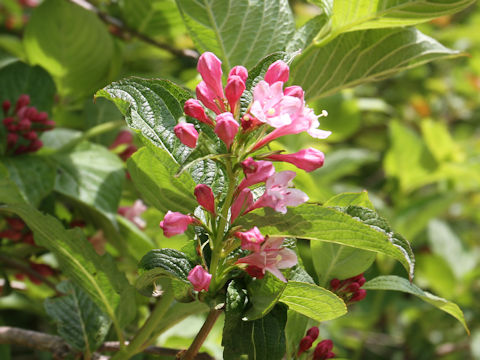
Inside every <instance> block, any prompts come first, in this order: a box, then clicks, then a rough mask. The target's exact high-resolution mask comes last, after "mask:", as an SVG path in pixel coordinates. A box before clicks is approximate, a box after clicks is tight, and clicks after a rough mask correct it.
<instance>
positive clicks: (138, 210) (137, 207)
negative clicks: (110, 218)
mask: <svg viewBox="0 0 480 360" xmlns="http://www.w3.org/2000/svg"><path fill="white" fill-rule="evenodd" d="M145 210H147V207H146V206H145V204H144V203H143V201H142V200H135V202H134V203H133V205H132V206H122V207H120V208H118V213H119V214H120V215H122V216H123V217H124V218H127V219H128V220H130V221H131V222H132V223H134V224H135V225H137V227H138V228H139V229H142V230H143V229H145V226H146V222H145V220H143V219H142V218H141V217H140V215H142V214H143V213H144V212H145Z"/></svg>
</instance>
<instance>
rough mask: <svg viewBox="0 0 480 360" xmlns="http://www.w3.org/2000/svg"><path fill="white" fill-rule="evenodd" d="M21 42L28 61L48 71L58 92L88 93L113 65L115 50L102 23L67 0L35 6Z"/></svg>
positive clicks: (50, 0) (82, 94)
mask: <svg viewBox="0 0 480 360" xmlns="http://www.w3.org/2000/svg"><path fill="white" fill-rule="evenodd" d="M45 19H48V21H46V20H45ZM24 45H25V51H26V53H27V57H28V60H29V62H30V63H31V64H38V65H41V66H42V67H44V68H45V69H46V70H47V71H48V72H49V73H50V74H52V76H53V77H54V78H55V81H56V83H57V87H58V89H59V91H60V93H61V94H62V95H68V96H74V97H82V96H85V95H90V94H91V93H92V92H94V91H95V90H96V89H98V88H100V87H101V86H102V85H104V84H105V83H106V82H107V81H108V79H109V78H110V77H111V71H112V69H113V68H116V67H117V66H112V63H113V64H114V63H115V61H117V60H115V58H116V56H115V55H116V54H115V52H116V49H115V44H114V42H113V39H112V37H111V36H110V34H109V33H108V31H107V28H106V27H105V25H104V24H103V23H102V22H101V21H100V19H98V17H97V16H96V15H95V14H94V13H92V12H90V11H87V10H85V9H82V8H81V7H79V6H77V5H74V4H72V3H71V2H68V1H63V0H46V1H43V2H42V4H40V6H38V7H36V8H35V10H34V11H33V13H32V16H31V17H30V19H29V21H28V24H27V27H26V29H25V37H24Z"/></svg>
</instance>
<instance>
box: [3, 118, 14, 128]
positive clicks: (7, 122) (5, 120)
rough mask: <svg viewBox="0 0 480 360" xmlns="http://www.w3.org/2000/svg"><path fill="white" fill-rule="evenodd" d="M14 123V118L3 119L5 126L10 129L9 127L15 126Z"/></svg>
mask: <svg viewBox="0 0 480 360" xmlns="http://www.w3.org/2000/svg"><path fill="white" fill-rule="evenodd" d="M14 121H15V119H14V118H13V117H6V118H5V119H3V125H5V126H7V127H8V126H9V125H11V124H13V122H14Z"/></svg>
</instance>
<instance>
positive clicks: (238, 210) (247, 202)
mask: <svg viewBox="0 0 480 360" xmlns="http://www.w3.org/2000/svg"><path fill="white" fill-rule="evenodd" d="M252 205H253V195H252V192H251V191H250V189H249V188H246V189H243V190H242V191H240V193H239V194H238V196H237V198H236V199H235V201H234V202H233V204H232V207H231V210H230V214H231V216H230V223H232V224H233V222H234V221H235V219H236V218H237V217H238V216H239V215H241V214H243V213H244V212H245V211H246V210H247V209H248V208H250V206H252Z"/></svg>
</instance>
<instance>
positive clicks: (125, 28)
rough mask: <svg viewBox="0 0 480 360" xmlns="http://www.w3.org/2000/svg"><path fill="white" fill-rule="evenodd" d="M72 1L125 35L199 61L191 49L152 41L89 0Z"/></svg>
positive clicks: (176, 54) (71, 0) (196, 54)
mask: <svg viewBox="0 0 480 360" xmlns="http://www.w3.org/2000/svg"><path fill="white" fill-rule="evenodd" d="M67 1H70V2H71V3H73V4H75V5H78V6H80V7H81V8H83V9H85V10H88V11H91V12H93V13H94V14H96V15H97V16H98V17H99V18H100V20H102V21H103V22H104V23H106V24H108V25H113V26H114V27H115V28H117V29H119V30H120V31H121V32H123V33H128V34H129V35H131V36H134V37H136V38H138V39H140V40H142V41H144V42H146V43H148V44H150V45H153V46H156V47H158V48H160V49H163V50H166V51H168V52H169V53H171V54H173V55H175V56H178V57H184V58H188V59H192V60H196V59H198V53H197V52H196V51H194V50H190V49H184V50H181V49H177V48H174V47H173V46H171V45H169V44H166V43H163V42H160V41H157V40H155V39H152V38H151V37H148V36H146V35H144V34H142V33H139V32H138V31H136V30H134V29H131V28H129V27H128V26H127V25H126V24H125V23H124V22H123V21H121V20H120V19H117V18H115V17H113V16H111V15H109V14H107V13H105V12H103V11H101V10H100V9H99V8H97V7H96V6H95V5H93V4H91V3H90V2H88V1H87V0H67Z"/></svg>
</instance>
